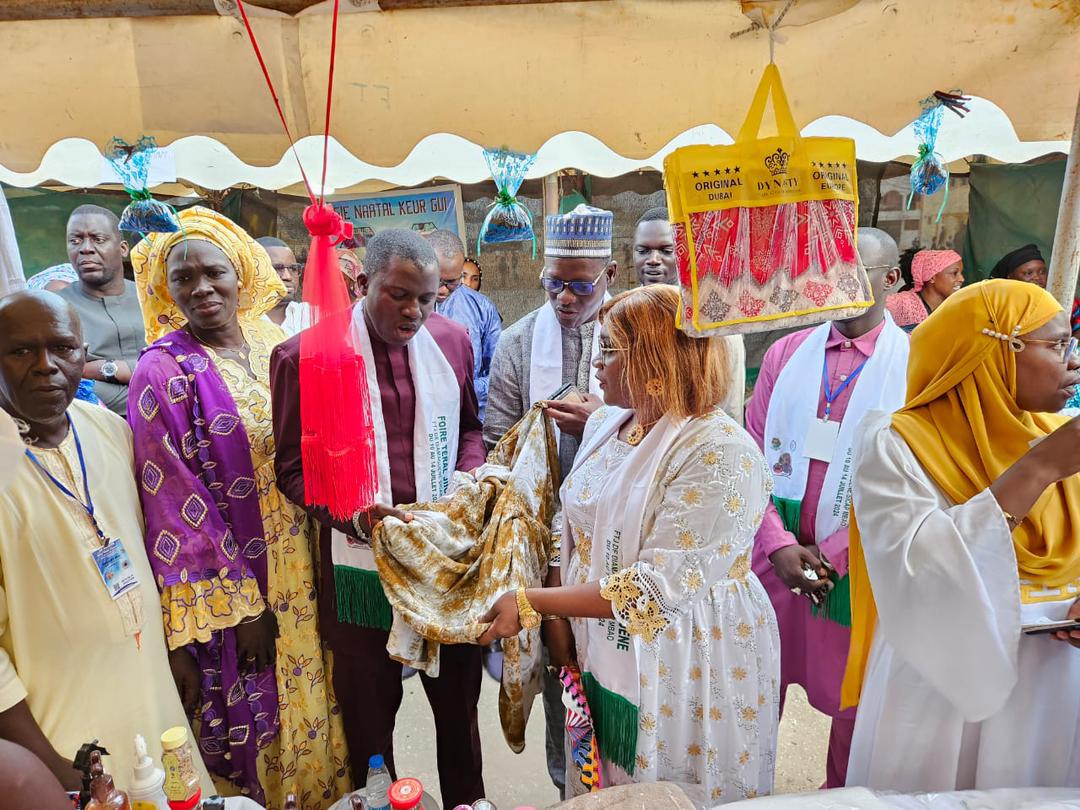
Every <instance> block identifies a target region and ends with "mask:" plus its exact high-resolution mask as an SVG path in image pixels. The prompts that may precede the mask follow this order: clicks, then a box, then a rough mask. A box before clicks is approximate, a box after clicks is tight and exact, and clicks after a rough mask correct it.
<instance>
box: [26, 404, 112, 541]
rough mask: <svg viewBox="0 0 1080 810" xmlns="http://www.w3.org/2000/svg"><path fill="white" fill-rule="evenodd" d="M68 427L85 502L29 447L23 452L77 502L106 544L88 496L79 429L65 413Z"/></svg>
mask: <svg viewBox="0 0 1080 810" xmlns="http://www.w3.org/2000/svg"><path fill="white" fill-rule="evenodd" d="M67 422H68V428H70V430H71V435H72V436H73V437H74V438H75V450H76V452H77V453H78V454H79V468H80V469H81V470H82V479H83V491H84V492H85V493H86V502H85V503H83V502H82V501H80V500H79V496H78V495H76V494H75V493H74V492H72V491H71V490H70V489H68V488H67V487H66V486H64V484H63V483H62V482H61V481H60V480H58V479H57V478H56V476H55V475H53V474H52V473H51V472H49V471H48V470H46V469H45V466H44V465H43V464H42V463H41V461H40V460H39V459H38V457H37V456H35V455H34V454H33V453H32V452H30V448H27V449H26V450H25V451H24V452H25V453H26V457H27V458H28V459H30V460H31V461H32V462H33V463H34V466H35V467H37V468H38V469H39V470H41V472H43V473H44V474H45V477H46V478H48V479H49V480H50V481H52V483H53V485H54V486H55V487H56V488H57V489H58V490H60V491H61V492H63V493H64V494H65V495H67V496H68V497H69V498H71V500H73V501H75V503H77V504H79V506H81V507H82V508H83V509H84V510H85V511H86V514H87V515H89V516H90V522H91V523H93V524H94V531H96V532H97V534H98V537H99V538H101V540H102V542H103V544H105V545H108V542H109V541H108V539H107V538H106V537H105V532H103V531H102V530H101V527H100V526H99V525H98V522H97V518H96V517H94V499H93V498H91V497H90V479H89V477H88V476H87V475H86V458H85V457H84V456H83V449H82V442H81V441H80V440H79V431H78V430H76V429H75V423H74V422H72V421H71V415H70V414H67Z"/></svg>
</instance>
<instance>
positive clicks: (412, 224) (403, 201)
mask: <svg viewBox="0 0 1080 810" xmlns="http://www.w3.org/2000/svg"><path fill="white" fill-rule="evenodd" d="M330 204H331V205H332V206H334V210H335V211H337V212H338V213H339V214H340V215H341V217H342V218H343V219H344V220H345V221H346V222H351V223H352V224H353V231H354V234H355V237H356V241H357V242H358V243H359V245H360V247H361V248H363V247H364V246H365V245H366V243H367V240H368V239H370V238H371V237H373V236H374V235H375V234H377V233H378V232H379V231H384V230H386V229H387V228H405V229H407V230H413V231H416V232H417V233H420V234H424V233H429V232H431V231H451V232H453V233H456V234H457V235H458V236H459V237H461V240H462V241H465V215H464V211H463V210H462V206H461V187H460V186H458V185H446V186H428V187H427V188H422V189H419V188H417V189H407V190H403V191H380V192H377V193H375V194H360V195H355V196H350V197H341V198H330Z"/></svg>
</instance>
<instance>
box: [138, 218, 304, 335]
mask: <svg viewBox="0 0 1080 810" xmlns="http://www.w3.org/2000/svg"><path fill="white" fill-rule="evenodd" d="M178 218H179V220H180V227H181V230H179V231H177V232H176V233H152V234H150V235H149V236H147V237H146V238H145V239H143V240H142V241H141V242H139V244H137V245H136V246H135V248H134V249H133V250H132V251H131V266H132V267H133V268H134V270H135V286H136V287H137V288H138V293H139V305H140V306H141V307H142V313H143V321H144V322H145V323H146V342H147V343H153V342H154V341H156V340H157V339H158V338H161V337H164V336H165V335H167V334H169V333H170V332H172V331H175V330H176V329H180V328H181V327H183V326H184V325H185V324H186V323H187V319H186V318H184V316H183V314H182V313H181V312H180V308H179V307H178V306H177V305H176V302H175V301H173V299H172V296H171V295H170V294H169V285H168V280H167V278H166V272H165V262H166V259H168V257H169V253H170V252H171V251H172V249H173V248H174V247H176V246H177V245H179V244H180V243H182V242H183V241H185V240H188V239H194V240H201V241H204V242H209V243H210V244H212V245H214V246H216V247H217V248H219V249H220V250H221V251H222V252H223V253H224V254H225V256H226V257H227V258H228V260H229V261H230V262H231V263H232V266H233V267H234V268H235V269H236V275H237V276H238V277H239V279H240V302H239V311H238V316H239V318H240V320H241V321H248V322H252V321H255V320H258V319H259V318H261V317H262V316H263V315H265V314H266V313H267V312H269V311H270V310H272V309H273V308H274V307H275V306H277V304H278V302H279V301H280V300H281V299H282V298H284V297H285V296H286V295H287V292H286V290H285V285H284V284H283V283H282V281H281V279H280V278H278V274H277V273H276V272H275V271H274V266H273V264H272V263H271V262H270V256H269V255H268V254H267V252H266V248H264V247H263V246H262V245H260V244H259V243H258V242H256V241H255V240H254V239H252V238H251V237H250V236H249V235H248V233H247V231H245V230H244V229H243V228H241V227H240V226H239V225H237V224H236V223H235V222H233V221H232V220H231V219H229V218H228V217H226V216H224V215H223V214H219V213H218V212H217V211H211V210H210V209H209V208H203V207H202V206H199V205H196V206H194V207H192V208H188V209H186V210H184V211H181V212H180V215H179V217H178ZM181 249H182V248H181Z"/></svg>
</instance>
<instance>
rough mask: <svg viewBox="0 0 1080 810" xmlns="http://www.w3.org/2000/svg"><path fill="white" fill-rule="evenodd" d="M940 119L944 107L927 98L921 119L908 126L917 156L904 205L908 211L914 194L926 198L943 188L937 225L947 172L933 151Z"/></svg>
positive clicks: (942, 116) (938, 156) (946, 188)
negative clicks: (912, 135)
mask: <svg viewBox="0 0 1080 810" xmlns="http://www.w3.org/2000/svg"><path fill="white" fill-rule="evenodd" d="M944 116H945V107H944V106H942V104H941V102H940V101H938V99H937V98H936V97H934V96H931V97H930V98H928V99H926V100H924V101H923V111H922V115H920V116H919V117H918V118H916V119H915V122H914V124H913V125H912V126H913V127H914V129H915V137H917V138H918V139H919V156H918V157H917V158H916V159H915V162H914V163H912V164H911V194H909V195H908V201H907V207H908V208H911V201H912V200H913V199H914V198H915V195H916V194H922V195H923V196H924V197H929V196H930V195H931V194H936V193H937V192H938V190H939V189H941V187H942V186H944V187H945V198H944V199H943V200H942V201H941V208H940V209H938V215H937V221H939V222H940V221H941V215H942V214H943V213H944V212H945V206H946V204H947V203H948V202H949V169H948V167H947V166H946V165H945V161H944V159H943V158H942V157H941V155H939V154H938V153H937V152H936V151H935V149H936V147H937V137H938V130H939V129H941V122H942V119H943V118H944Z"/></svg>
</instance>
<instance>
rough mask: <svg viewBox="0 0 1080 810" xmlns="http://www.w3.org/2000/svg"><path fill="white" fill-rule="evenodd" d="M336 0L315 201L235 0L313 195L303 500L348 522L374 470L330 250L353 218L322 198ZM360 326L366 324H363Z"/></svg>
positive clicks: (303, 359) (359, 374)
mask: <svg viewBox="0 0 1080 810" xmlns="http://www.w3.org/2000/svg"><path fill="white" fill-rule="evenodd" d="M338 5H339V0H334V14H333V22H332V24H331V35H330V68H329V78H328V80H327V86H326V124H325V127H324V131H323V166H322V182H321V185H320V187H319V196H318V198H317V199H316V196H315V193H314V190H313V189H312V188H311V183H309V182H308V178H307V174H306V172H305V171H304V165H303V163H301V162H300V156H299V155H298V154H297V152H296V142H295V141H294V140H293V136H292V133H291V132H290V131H289V125H288V122H287V121H286V120H285V113H284V112H283V111H282V109H281V102H280V101H279V100H278V96H277V93H276V92H275V91H274V83H273V81H272V80H271V78H270V72H269V71H268V70H267V68H266V62H265V60H264V59H263V56H262V52H261V51H260V50H259V43H258V42H257V40H256V39H255V32H254V31H253V30H252V27H251V21H250V20H249V19H248V16H247V10H246V9H245V8H244V3H243V0H237V6H238V7H239V9H240V16H241V18H242V19H243V22H244V27H245V28H246V29H247V33H248V38H249V39H250V40H251V46H252V48H253V49H254V50H255V56H256V58H257V59H258V60H259V67H260V68H261V69H262V73H263V78H264V79H266V86H267V87H268V88H269V89H270V96H271V97H272V98H273V100H274V106H275V107H276V108H277V112H278V117H279V118H280V119H281V126H282V128H283V129H284V130H285V136H286V137H287V138H288V139H289V145H290V147H291V148H292V152H293V156H294V157H295V158H296V162H297V164H299V166H300V176H301V177H302V178H303V180H304V187H305V188H306V189H307V193H308V197H309V198H310V199H311V205H309V206H308V207H307V208H306V209H304V225H305V226H306V227H307V230H308V234H310V236H311V247H310V249H309V251H308V258H307V264H306V265H305V266H304V279H303V283H304V302H305V303H306V304H307V305H308V307H309V308H310V310H311V326H310V327H309V328H308V329H305V330H304V331H303V332H301V333H300V434H301V439H300V449H301V454H302V458H303V465H304V497H305V499H306V500H307V502H308V504H310V505H312V506H324V507H326V508H327V509H328V510H329V512H330V514H331V515H333V516H334V517H335V518H338V519H348V518H351V517H352V516H353V515H354V514H355V513H356V512H357V511H360V510H362V509H365V508H367V507H369V506H371V504H372V503H374V500H375V493H376V491H377V489H378V471H377V468H376V464H375V432H374V427H373V425H372V422H371V402H370V397H369V395H368V387H367V371H366V369H365V367H364V359H363V357H362V356H361V355H360V353H359V352H358V351H357V350H356V348H355V344H354V342H353V340H352V321H353V319H352V317H351V316H350V303H351V302H350V301H349V294H348V291H347V288H346V286H345V279H344V277H343V276H342V274H341V269H340V267H339V265H338V258H337V251H336V250H335V249H334V248H335V246H336V245H337V244H338V243H339V242H341V241H343V240H345V239H349V238H351V237H352V223H349V222H345V221H343V220H342V218H341V217H340V216H339V215H338V214H337V213H336V212H335V211H334V209H333V207H332V206H330V205H327V204H326V202H325V193H326V173H327V164H328V161H329V151H330V117H331V110H332V106H333V95H334V62H335V54H336V52H337V27H338ZM361 328H364V327H363V326H362V325H361Z"/></svg>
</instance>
